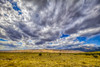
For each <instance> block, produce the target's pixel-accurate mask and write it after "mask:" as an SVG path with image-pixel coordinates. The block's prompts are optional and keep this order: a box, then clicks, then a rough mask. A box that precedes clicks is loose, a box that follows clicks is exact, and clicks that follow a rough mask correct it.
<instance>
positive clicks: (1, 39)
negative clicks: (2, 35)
mask: <svg viewBox="0 0 100 67" xmlns="http://www.w3.org/2000/svg"><path fill="white" fill-rule="evenodd" d="M0 41H8V40H5V39H0Z"/></svg>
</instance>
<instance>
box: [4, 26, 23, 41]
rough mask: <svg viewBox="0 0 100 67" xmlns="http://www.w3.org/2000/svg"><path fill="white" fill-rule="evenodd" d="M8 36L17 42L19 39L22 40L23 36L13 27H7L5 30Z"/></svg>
mask: <svg viewBox="0 0 100 67" xmlns="http://www.w3.org/2000/svg"><path fill="white" fill-rule="evenodd" d="M5 30H6V34H7V36H8V37H9V38H10V39H11V40H13V41H17V40H18V39H19V40H20V39H21V38H22V35H21V33H20V32H18V31H16V30H14V29H13V28H12V27H7V28H5Z"/></svg>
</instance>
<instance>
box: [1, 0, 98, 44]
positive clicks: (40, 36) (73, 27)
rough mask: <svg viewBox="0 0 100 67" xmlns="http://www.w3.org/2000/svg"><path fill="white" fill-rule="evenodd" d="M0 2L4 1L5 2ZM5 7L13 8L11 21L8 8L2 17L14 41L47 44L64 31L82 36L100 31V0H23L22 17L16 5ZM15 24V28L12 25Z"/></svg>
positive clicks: (2, 23)
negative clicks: (6, 17) (17, 12)
mask: <svg viewBox="0 0 100 67" xmlns="http://www.w3.org/2000/svg"><path fill="white" fill-rule="evenodd" d="M11 1H12V0H11ZM0 2H1V3H2V4H3V2H4V1H0ZM1 7H2V8H7V9H8V8H9V11H11V12H10V13H11V16H8V18H10V19H9V20H8V19H7V20H6V19H4V18H5V17H4V14H5V13H7V11H6V10H3V11H2V12H1V13H0V15H1V16H0V17H3V19H2V21H1V23H0V24H1V25H0V26H2V29H4V30H5V31H6V35H5V37H7V38H9V39H11V40H13V41H18V40H23V42H25V43H26V44H29V43H27V42H28V40H32V41H34V44H35V45H44V44H45V43H46V42H51V41H55V40H57V39H59V38H60V36H61V35H62V34H61V33H64V34H69V35H71V34H77V35H79V36H92V35H96V34H99V33H100V31H99V27H100V19H99V17H100V1H99V0H22V1H20V2H19V3H18V7H19V8H20V9H21V12H22V15H20V16H19V15H18V14H16V11H15V10H12V9H13V8H12V7H7V6H3V5H2V6H1ZM4 11H5V13H3V12H4ZM14 11H15V12H14ZM13 14H14V15H13ZM13 18H14V19H13ZM5 20H6V21H5ZM4 22H6V23H5V24H4ZM7 22H8V23H7ZM13 25H15V27H10V26H13ZM5 26H7V27H5ZM94 29H97V30H96V31H94ZM88 30H89V31H90V32H89V34H87V33H88ZM91 30H93V31H94V32H93V31H91ZM80 31H81V32H82V31H83V33H82V34H81V33H80ZM84 31H85V32H84ZM1 36H2V34H0V37H1ZM73 37H74V36H73ZM66 44H67V43H66Z"/></svg>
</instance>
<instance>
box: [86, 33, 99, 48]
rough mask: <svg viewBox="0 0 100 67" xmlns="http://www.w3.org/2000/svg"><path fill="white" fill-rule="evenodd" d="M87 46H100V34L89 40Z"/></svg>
mask: <svg viewBox="0 0 100 67" xmlns="http://www.w3.org/2000/svg"><path fill="white" fill-rule="evenodd" d="M85 44H95V45H99V46H100V34H98V35H95V36H93V37H90V38H88V39H87V41H86V42H85Z"/></svg>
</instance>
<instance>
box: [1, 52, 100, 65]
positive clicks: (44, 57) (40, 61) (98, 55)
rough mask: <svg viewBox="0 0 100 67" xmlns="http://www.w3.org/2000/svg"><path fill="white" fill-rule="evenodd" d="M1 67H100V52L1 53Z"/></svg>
mask: <svg viewBox="0 0 100 67" xmlns="http://www.w3.org/2000/svg"><path fill="white" fill-rule="evenodd" d="M0 67H100V52H88V53H45V52H40V53H39V52H34V53H33V52H0Z"/></svg>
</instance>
